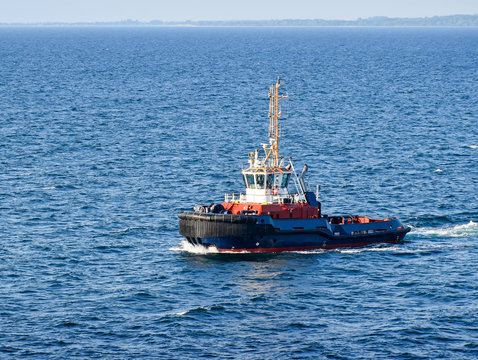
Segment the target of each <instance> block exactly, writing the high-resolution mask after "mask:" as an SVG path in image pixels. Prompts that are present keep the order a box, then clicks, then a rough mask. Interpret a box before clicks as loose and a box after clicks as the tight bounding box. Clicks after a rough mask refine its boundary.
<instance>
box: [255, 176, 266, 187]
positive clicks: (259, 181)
mask: <svg viewBox="0 0 478 360" xmlns="http://www.w3.org/2000/svg"><path fill="white" fill-rule="evenodd" d="M264 177H265V175H264V174H257V175H256V189H264Z"/></svg>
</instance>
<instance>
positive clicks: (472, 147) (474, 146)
mask: <svg viewBox="0 0 478 360" xmlns="http://www.w3.org/2000/svg"><path fill="white" fill-rule="evenodd" d="M465 147H467V148H470V149H478V145H465Z"/></svg>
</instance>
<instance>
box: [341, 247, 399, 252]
mask: <svg viewBox="0 0 478 360" xmlns="http://www.w3.org/2000/svg"><path fill="white" fill-rule="evenodd" d="M397 250H399V247H398V246H381V247H360V248H354V249H350V248H348V249H336V251H337V252H339V253H341V254H359V253H362V252H369V251H397Z"/></svg>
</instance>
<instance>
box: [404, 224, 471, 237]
mask: <svg viewBox="0 0 478 360" xmlns="http://www.w3.org/2000/svg"><path fill="white" fill-rule="evenodd" d="M413 233H415V234H423V235H432V236H449V237H465V236H473V235H478V224H477V223H475V222H473V221H471V220H470V222H469V223H468V224H462V225H455V226H449V225H447V226H444V227H441V228H414V229H413Z"/></svg>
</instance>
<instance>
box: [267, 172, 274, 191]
mask: <svg viewBox="0 0 478 360" xmlns="http://www.w3.org/2000/svg"><path fill="white" fill-rule="evenodd" d="M266 179H267V181H266V188H267V189H272V187H273V185H274V174H267V178H266Z"/></svg>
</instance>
